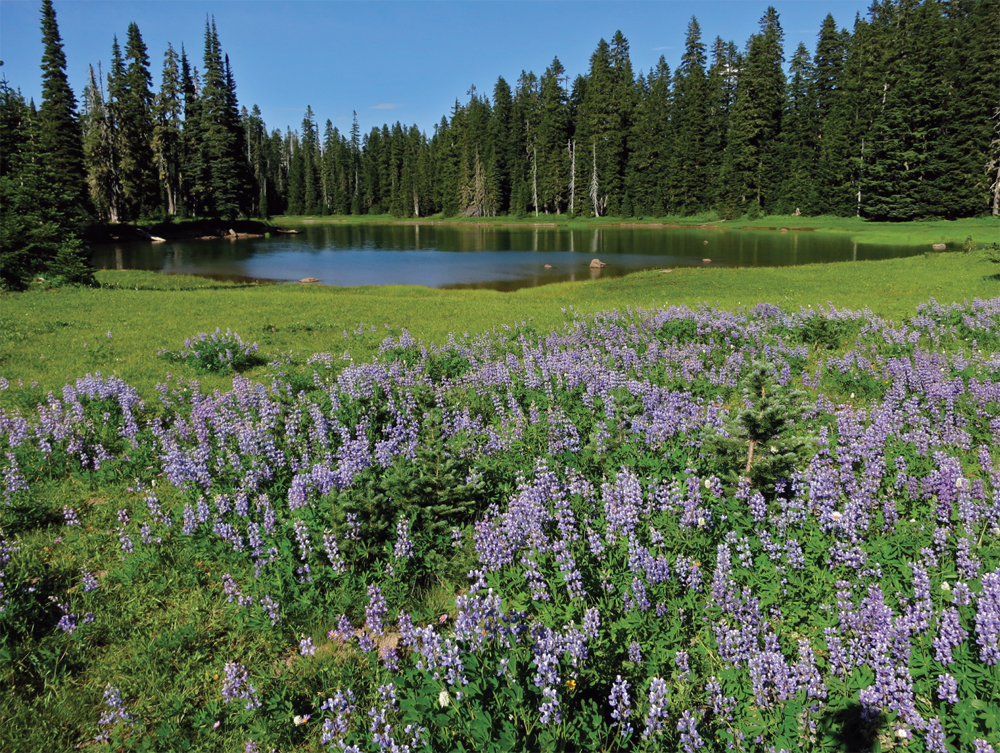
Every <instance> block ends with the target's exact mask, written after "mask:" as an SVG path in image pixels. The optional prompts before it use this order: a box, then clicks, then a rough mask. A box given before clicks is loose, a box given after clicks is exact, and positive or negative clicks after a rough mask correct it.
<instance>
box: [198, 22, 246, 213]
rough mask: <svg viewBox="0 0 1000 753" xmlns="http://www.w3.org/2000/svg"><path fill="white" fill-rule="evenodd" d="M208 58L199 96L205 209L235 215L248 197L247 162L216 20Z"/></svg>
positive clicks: (208, 34)
mask: <svg viewBox="0 0 1000 753" xmlns="http://www.w3.org/2000/svg"><path fill="white" fill-rule="evenodd" d="M204 62H205V71H204V79H203V82H202V90H201V95H200V97H199V98H198V102H199V109H200V111H201V112H200V113H199V116H200V131H201V133H200V137H201V141H200V144H199V146H200V152H201V165H200V168H201V171H202V176H203V177H204V183H203V184H202V188H203V189H204V194H203V199H204V204H203V209H204V211H205V213H207V214H208V215H209V216H212V217H225V218H227V219H235V218H236V217H238V216H239V215H240V213H241V210H242V209H243V206H242V205H243V204H244V201H245V193H246V185H247V179H248V175H247V165H246V159H245V156H244V154H243V150H242V149H241V146H242V144H241V138H240V137H241V130H240V126H239V111H238V110H237V107H236V91H235V88H236V87H235V83H234V81H233V75H232V70H231V69H230V67H229V58H228V57H225V58H224V57H223V55H222V50H221V47H220V45H219V36H218V32H217V30H216V28H215V21H214V20H213V21H211V23H208V22H206V24H205V56H204Z"/></svg>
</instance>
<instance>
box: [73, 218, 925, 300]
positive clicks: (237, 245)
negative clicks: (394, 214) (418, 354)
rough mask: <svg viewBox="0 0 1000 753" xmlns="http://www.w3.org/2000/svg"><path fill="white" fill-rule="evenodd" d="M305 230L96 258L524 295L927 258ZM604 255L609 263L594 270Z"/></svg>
mask: <svg viewBox="0 0 1000 753" xmlns="http://www.w3.org/2000/svg"><path fill="white" fill-rule="evenodd" d="M287 227H292V226H291V225H288V226H287ZM294 227H295V228H296V229H298V230H300V234H298V235H279V234H272V236H271V237H270V238H250V239H240V240H223V239H217V240H195V241H171V242H167V243H155V244H154V243H135V242H133V243H120V244H104V245H100V246H96V247H95V248H94V253H93V257H92V259H93V263H94V265H95V266H96V267H97V268H98V269H148V270H157V271H162V272H166V273H169V274H192V275H200V276H203V277H211V278H215V279H225V280H246V281H248V280H270V281H277V282H294V281H297V280H300V279H302V278H306V277H316V278H319V280H320V282H321V283H322V284H325V285H343V286H355V285H424V286H427V287H432V288H492V289H495V290H517V289H518V288H523V287H533V286H536V285H544V284H547V283H552V282H562V281H569V280H589V279H591V278H592V277H596V276H600V277H602V278H605V277H618V276H621V275H625V274H629V273H630V272H636V271H639V270H644V269H671V268H673V267H680V266H693V265H697V266H708V265H715V266H727V267H772V266H788V265H795V264H814V263H824V262H835V261H852V260H854V261H863V260H868V259H889V258H896V257H904V256H914V255H919V254H922V253H923V252H924V251H925V249H924V248H923V247H915V246H881V245H870V244H862V243H854V242H853V241H852V240H851V239H850V238H848V237H846V236H839V235H826V234H824V233H817V232H811V231H797V230H791V231H789V232H787V233H781V232H778V230H776V229H775V230H728V229H727V230H719V229H715V230H711V229H702V228H664V227H659V228H657V227H599V228H585V229H574V230H569V229H567V228H550V227H497V226H471V225H420V224H371V225H355V224H346V223H345V224H338V223H329V224H320V223H315V224H303V225H295V226H294ZM594 258H599V259H600V260H601V261H603V262H605V263H606V264H607V266H605V267H604V268H603V269H601V270H600V271H597V270H591V269H590V268H589V265H590V260H591V259H594ZM704 259H710V261H708V262H706V261H703V260H704ZM545 265H549V266H550V267H551V268H549V269H546V268H545Z"/></svg>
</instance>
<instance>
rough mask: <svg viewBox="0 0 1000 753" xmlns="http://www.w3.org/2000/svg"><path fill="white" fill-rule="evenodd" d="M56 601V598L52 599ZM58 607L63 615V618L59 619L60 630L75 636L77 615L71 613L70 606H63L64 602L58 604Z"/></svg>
mask: <svg viewBox="0 0 1000 753" xmlns="http://www.w3.org/2000/svg"><path fill="white" fill-rule="evenodd" d="M52 599H53V600H54V599H55V597H52ZM56 606H57V607H59V610H60V611H61V612H62V613H63V614H62V617H60V618H59V623H58V626H59V629H60V630H62V631H63V632H64V633H69V634H70V635H73V633H75V632H76V615H75V614H73V613H72V612H70V611H69V605H68V604H63V603H62V602H56Z"/></svg>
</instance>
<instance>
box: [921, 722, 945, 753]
mask: <svg viewBox="0 0 1000 753" xmlns="http://www.w3.org/2000/svg"><path fill="white" fill-rule="evenodd" d="M924 745H925V746H926V747H927V750H928V752H929V753H948V745H947V743H946V742H945V737H944V726H943V725H942V724H941V720H940V719H938V718H937V717H936V716H932V717H931V718H930V719H928V720H927V727H926V729H925V731H924Z"/></svg>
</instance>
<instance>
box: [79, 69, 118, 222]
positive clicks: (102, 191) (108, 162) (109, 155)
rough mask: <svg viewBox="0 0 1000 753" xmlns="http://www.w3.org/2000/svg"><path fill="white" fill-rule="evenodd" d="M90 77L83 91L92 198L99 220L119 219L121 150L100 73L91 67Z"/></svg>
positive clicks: (85, 158)
mask: <svg viewBox="0 0 1000 753" xmlns="http://www.w3.org/2000/svg"><path fill="white" fill-rule="evenodd" d="M89 71H90V80H89V81H88V83H87V86H86V87H85V88H84V90H83V115H82V117H81V118H80V121H81V124H82V126H83V159H84V165H85V167H86V170H87V182H88V185H89V187H90V200H91V203H92V205H93V207H94V210H95V212H96V215H97V217H98V218H99V219H102V220H107V221H109V222H115V223H116V222H118V220H119V212H118V210H119V207H120V206H121V197H120V190H119V188H120V185H121V183H120V181H119V179H118V149H117V146H116V143H115V134H114V131H113V129H112V125H111V121H110V116H109V114H108V108H107V106H106V104H105V98H104V89H103V87H102V86H101V83H100V82H101V77H100V75H95V74H94V67H93V66H90V69H89Z"/></svg>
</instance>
